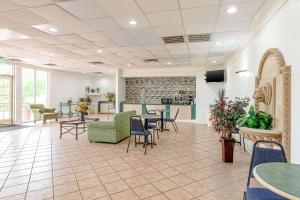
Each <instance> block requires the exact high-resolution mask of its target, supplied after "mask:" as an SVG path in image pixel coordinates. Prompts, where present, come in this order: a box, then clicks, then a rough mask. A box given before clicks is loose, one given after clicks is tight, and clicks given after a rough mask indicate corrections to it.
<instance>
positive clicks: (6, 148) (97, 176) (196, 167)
mask: <svg viewBox="0 0 300 200" xmlns="http://www.w3.org/2000/svg"><path fill="white" fill-rule="evenodd" d="M170 128H171V127H170ZM127 142H128V140H124V141H123V142H121V143H119V144H103V143H89V142H88V141H87V139H86V134H82V135H80V137H79V140H77V141H76V140H75V137H74V136H73V135H64V136H63V138H62V139H59V127H58V124H57V123H54V122H53V123H48V124H47V125H41V124H37V125H36V126H35V127H31V128H25V129H20V130H15V131H10V132H2V133H0V155H1V157H0V185H1V191H0V199H1V200H4V199H9V200H19V199H20V200H21V199H27V200H39V199H49V200H50V199H61V200H77V199H78V200H81V199H84V200H87V199H89V200H92V199H98V200H135V199H136V200H139V199H147V200H167V199H170V200H189V199H205V200H207V199H214V200H217V199H242V193H243V190H244V188H245V183H246V176H247V172H248V166H249V160H250V156H249V155H248V153H244V152H243V151H242V148H240V146H239V145H236V150H235V155H234V163H233V164H224V163H223V162H222V161H221V158H220V144H219V142H218V139H217V136H216V135H215V134H213V133H212V132H211V131H209V130H208V128H207V127H206V126H204V125H197V124H193V123H180V124H179V132H178V133H175V132H174V131H173V130H172V129H171V130H170V132H163V133H161V134H160V139H159V140H157V146H154V148H153V149H151V148H150V146H149V148H148V152H147V155H146V156H144V154H143V147H142V146H141V145H138V147H137V148H136V147H134V145H131V146H130V150H129V153H128V154H127V153H126V147H127Z"/></svg>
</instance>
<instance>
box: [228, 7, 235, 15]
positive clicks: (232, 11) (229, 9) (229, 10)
mask: <svg viewBox="0 0 300 200" xmlns="http://www.w3.org/2000/svg"><path fill="white" fill-rule="evenodd" d="M226 12H227V13H228V14H233V13H236V12H237V8H236V7H235V6H230V7H229V8H228V9H227V10H226Z"/></svg>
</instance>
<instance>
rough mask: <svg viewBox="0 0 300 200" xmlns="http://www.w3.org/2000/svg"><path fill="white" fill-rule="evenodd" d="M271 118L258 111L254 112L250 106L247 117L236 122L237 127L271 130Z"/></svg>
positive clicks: (244, 116)
mask: <svg viewBox="0 0 300 200" xmlns="http://www.w3.org/2000/svg"><path fill="white" fill-rule="evenodd" d="M272 121H273V118H272V116H271V115H269V114H267V113H265V112H263V111H258V112H255V110H254V107H253V106H251V107H250V109H249V112H248V114H247V115H243V116H241V118H240V119H239V120H238V122H237V123H238V126H240V127H244V126H245V127H248V128H255V129H263V130H271V129H272Z"/></svg>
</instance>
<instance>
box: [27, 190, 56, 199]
mask: <svg viewBox="0 0 300 200" xmlns="http://www.w3.org/2000/svg"><path fill="white" fill-rule="evenodd" d="M52 197H53V188H52V187H49V188H44V189H41V190H34V191H31V192H27V194H26V199H28V200H42V199H48V198H52Z"/></svg>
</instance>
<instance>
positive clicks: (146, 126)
mask: <svg viewBox="0 0 300 200" xmlns="http://www.w3.org/2000/svg"><path fill="white" fill-rule="evenodd" d="M144 128H145V129H146V130H148V119H145V124H144Z"/></svg>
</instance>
